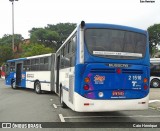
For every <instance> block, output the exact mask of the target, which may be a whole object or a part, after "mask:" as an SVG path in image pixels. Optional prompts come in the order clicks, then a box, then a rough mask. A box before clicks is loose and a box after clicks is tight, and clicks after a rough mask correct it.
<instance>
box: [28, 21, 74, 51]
mask: <svg viewBox="0 0 160 131" xmlns="http://www.w3.org/2000/svg"><path fill="white" fill-rule="evenodd" d="M75 27H76V24H72V23H59V24H57V25H47V27H45V28H32V30H30V31H29V32H30V38H31V42H33V43H41V44H44V45H45V46H47V47H51V48H54V49H58V48H59V47H60V46H61V45H62V43H63V42H64V41H65V39H66V38H67V37H68V36H69V35H70V34H71V32H72V31H73V30H74V28H75Z"/></svg>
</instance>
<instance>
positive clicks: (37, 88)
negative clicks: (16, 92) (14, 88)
mask: <svg viewBox="0 0 160 131" xmlns="http://www.w3.org/2000/svg"><path fill="white" fill-rule="evenodd" d="M34 88H35V92H36V93H37V94H40V93H41V84H40V82H38V81H37V82H36V83H35V87H34Z"/></svg>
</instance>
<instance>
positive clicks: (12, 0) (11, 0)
mask: <svg viewBox="0 0 160 131" xmlns="http://www.w3.org/2000/svg"><path fill="white" fill-rule="evenodd" d="M9 1H10V2H12V50H13V53H14V1H18V0H9Z"/></svg>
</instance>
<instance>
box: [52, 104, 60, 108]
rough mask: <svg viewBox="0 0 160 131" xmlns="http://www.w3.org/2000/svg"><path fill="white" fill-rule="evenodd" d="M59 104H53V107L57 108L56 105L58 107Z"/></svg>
mask: <svg viewBox="0 0 160 131" xmlns="http://www.w3.org/2000/svg"><path fill="white" fill-rule="evenodd" d="M60 106H61V105H56V104H53V107H54V108H57V107H60Z"/></svg>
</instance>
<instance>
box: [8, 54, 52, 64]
mask: <svg viewBox="0 0 160 131" xmlns="http://www.w3.org/2000/svg"><path fill="white" fill-rule="evenodd" d="M52 54H54V53H49V54H43V55H36V56H30V57H24V58H17V59H12V60H7V62H15V61H23V60H26V59H32V58H40V57H45V56H51V55H52Z"/></svg>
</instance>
